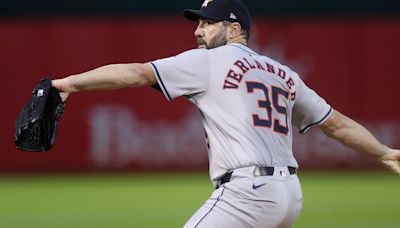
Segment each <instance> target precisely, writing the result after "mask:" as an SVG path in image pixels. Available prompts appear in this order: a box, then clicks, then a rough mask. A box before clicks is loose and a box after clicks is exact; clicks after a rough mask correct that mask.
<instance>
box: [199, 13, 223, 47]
mask: <svg viewBox="0 0 400 228" xmlns="http://www.w3.org/2000/svg"><path fill="white" fill-rule="evenodd" d="M226 32H227V27H226V26H225V25H224V24H223V22H215V21H210V20H207V19H199V24H198V26H197V28H196V31H195V32H194V35H195V36H196V38H197V45H198V48H206V49H212V48H216V47H219V46H222V45H225V44H226V43H227V41H228V40H227V36H226Z"/></svg>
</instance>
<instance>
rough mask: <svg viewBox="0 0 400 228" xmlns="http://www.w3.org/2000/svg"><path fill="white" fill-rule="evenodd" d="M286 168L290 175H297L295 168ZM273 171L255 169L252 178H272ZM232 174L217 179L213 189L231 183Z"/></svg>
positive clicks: (272, 169)
mask: <svg viewBox="0 0 400 228" xmlns="http://www.w3.org/2000/svg"><path fill="white" fill-rule="evenodd" d="M287 168H288V171H289V173H290V175H293V174H296V173H297V169H296V168H295V167H292V166H288V167H287ZM274 171H275V168H274V167H255V169H254V176H273V175H274ZM233 172H234V170H233V171H229V172H226V173H225V174H224V175H222V176H221V178H219V179H218V181H217V185H216V187H215V189H218V188H219V187H221V185H223V184H225V183H228V182H229V181H231V177H232V174H233Z"/></svg>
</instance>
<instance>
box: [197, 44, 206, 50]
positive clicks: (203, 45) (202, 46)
mask: <svg viewBox="0 0 400 228" xmlns="http://www.w3.org/2000/svg"><path fill="white" fill-rule="evenodd" d="M197 48H198V49H207V46H206V45H205V44H199V45H198V46H197Z"/></svg>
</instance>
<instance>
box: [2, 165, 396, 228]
mask: <svg viewBox="0 0 400 228" xmlns="http://www.w3.org/2000/svg"><path fill="white" fill-rule="evenodd" d="M300 178H301V181H302V186H303V194H304V204H303V211H302V214H301V216H300V218H299V219H298V221H297V223H296V224H295V226H294V227H296V228H300V227H379V228H382V227H400V225H399V224H400V223H399V218H400V177H397V176H396V175H394V174H391V173H389V172H385V173H383V172H378V173H372V172H335V173H320V172H304V173H301V174H300ZM211 191H212V187H211V184H210V182H209V180H208V177H207V174H206V173H205V172H204V173H189V174H182V173H170V174H132V175H126V174H125V175H117V174H110V175H70V176H66V175H53V176H50V175H47V176H46V175H45V176H0V227H1V228H48V227H51V228H64V227H65V228H66V227H74V228H83V227H84V228H92V227H93V228H102V227H107V228H108V227H113V228H114V227H115V228H120V227H121V228H123V227H130V228H131V227H140V228H142V227H167V228H168V227H182V225H183V223H184V222H185V221H186V219H188V218H189V217H190V215H191V214H192V213H193V212H194V211H196V209H197V208H198V207H199V206H200V205H201V204H202V203H203V202H204V201H205V200H206V199H207V198H208V196H209V194H211Z"/></svg>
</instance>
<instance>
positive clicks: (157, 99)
mask: <svg viewBox="0 0 400 228" xmlns="http://www.w3.org/2000/svg"><path fill="white" fill-rule="evenodd" d="M399 28H400V19H397V20H394V19H376V20H374V19H353V20H351V19H346V20H344V19H343V20H339V19H324V20H319V21H317V20H316V19H309V20H308V19H302V20H294V19H293V20H282V19H281V20H272V19H270V20H266V19H261V18H256V19H255V24H254V26H253V30H252V32H251V34H252V40H251V46H252V47H253V48H254V49H255V50H257V51H258V52H259V53H263V54H267V55H269V56H271V57H272V58H275V59H277V60H280V61H282V62H284V63H286V64H287V65H289V66H290V67H291V68H293V69H294V70H296V71H297V72H299V73H300V74H301V76H302V78H303V79H304V81H305V82H306V83H307V84H308V85H309V86H311V87H313V88H314V89H315V90H316V91H317V92H318V93H319V94H320V95H322V96H323V97H325V98H326V99H327V101H328V102H329V103H330V104H332V105H333V107H334V108H336V109H338V110H341V111H342V112H343V113H345V114H348V115H350V116H352V117H354V118H355V119H357V120H358V121H360V122H362V123H364V124H366V126H367V127H368V128H369V129H370V130H371V131H372V132H373V133H375V134H377V136H378V138H380V139H381V140H382V141H383V142H385V143H386V144H388V145H389V146H395V147H400V137H399V135H400V119H399V116H400V107H399V106H398V105H397V103H398V100H399V98H400V95H399V94H398V93H397V92H398V87H399V84H400V79H399V77H400V68H399V67H398V65H399V63H398V62H399V61H398V60H399V57H398V53H400V44H399V40H400V30H399ZM193 31H194V24H192V23H190V22H186V21H183V20H181V19H180V18H145V17H143V18H124V19H122V18H120V19H116V18H92V19H76V18H75V19H67V18H66V19H62V18H57V19H31V20H22V19H18V20H17V19H7V20H2V21H0V35H1V36H0V58H1V65H2V67H1V72H2V78H3V82H2V90H1V97H0V101H1V104H2V107H3V108H2V111H1V118H0V127H1V135H0V136H1V138H0V143H1V154H2V158H1V159H0V172H3V173H4V172H31V171H38V172H43V171H45V172H48V171H88V170H89V171H91V170H96V171H97V170H105V171H109V170H142V169H143V170H161V169H162V170H164V169H206V168H207V152H206V146H205V141H204V133H203V130H202V127H201V123H200V121H199V115H198V113H197V111H196V109H195V108H194V107H193V106H192V105H191V104H190V103H189V102H187V101H186V100H184V99H182V98H180V99H177V100H175V101H173V102H167V101H166V100H165V98H164V97H163V95H162V94H160V93H159V92H158V91H155V90H153V89H151V88H140V89H124V90H121V91H118V92H115V91H114V92H111V91H107V92H92V93H82V94H74V95H72V96H71V97H70V100H69V101H68V104H67V106H66V112H65V114H64V115H63V117H62V121H61V124H60V126H59V136H58V138H57V143H56V145H55V148H54V149H53V150H52V151H50V152H47V153H41V154H32V153H23V152H20V151H18V150H17V149H15V147H14V145H13V128H14V123H15V119H16V117H17V115H18V113H19V111H20V109H21V108H22V106H23V104H24V103H25V102H26V100H27V99H28V97H29V96H30V92H31V90H32V89H33V86H34V85H35V84H36V82H37V81H38V80H39V79H40V78H41V77H42V76H46V75H48V76H53V77H62V76H66V75H69V74H74V73H79V72H82V71H85V70H88V69H92V68H95V67H98V66H101V65H104V64H108V63H120V62H123V63H127V62H146V61H150V60H152V59H157V58H161V57H166V56H170V55H174V54H177V53H179V52H181V51H184V50H187V49H190V48H192V47H194V46H195V45H194V44H195V43H194V39H193V35H192V34H193ZM295 135H296V137H295V143H294V150H295V155H296V157H297V158H298V160H299V162H300V164H301V165H302V167H304V168H337V167H339V168H340V167H342V168H343V167H345V168H348V167H355V168H360V167H368V168H369V167H377V163H376V162H374V160H372V159H370V158H367V157H364V156H359V155H358V154H357V153H355V152H352V151H350V150H347V149H345V148H344V147H342V146H340V145H339V144H337V143H336V142H334V141H332V140H329V139H327V138H326V137H325V136H324V135H322V134H321V133H320V132H319V131H317V130H312V131H310V132H309V133H308V134H306V135H305V136H299V135H298V134H297V133H295Z"/></svg>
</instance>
